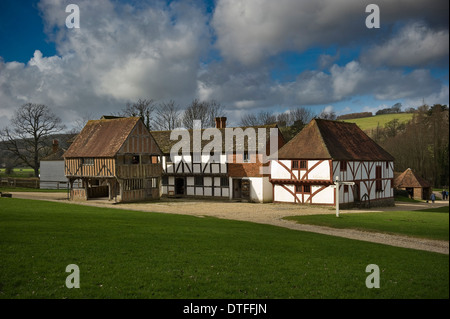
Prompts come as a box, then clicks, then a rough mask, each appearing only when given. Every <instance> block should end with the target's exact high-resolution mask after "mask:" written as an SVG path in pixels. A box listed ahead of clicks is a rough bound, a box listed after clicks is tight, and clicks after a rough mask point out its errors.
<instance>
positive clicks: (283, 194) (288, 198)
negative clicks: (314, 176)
mask: <svg viewBox="0 0 450 319" xmlns="http://www.w3.org/2000/svg"><path fill="white" fill-rule="evenodd" d="M274 187H275V189H274V194H275V195H274V196H275V198H274V201H276V202H288V203H294V197H293V196H292V194H291V193H289V192H288V191H287V190H285V189H284V188H283V187H281V186H280V185H274ZM285 187H286V188H288V189H290V190H291V191H294V185H285Z"/></svg>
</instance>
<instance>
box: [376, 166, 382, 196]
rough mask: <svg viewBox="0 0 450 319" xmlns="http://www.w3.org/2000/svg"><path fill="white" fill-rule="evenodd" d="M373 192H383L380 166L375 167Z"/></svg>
mask: <svg viewBox="0 0 450 319" xmlns="http://www.w3.org/2000/svg"><path fill="white" fill-rule="evenodd" d="M375 191H377V192H381V191H383V188H382V186H381V166H377V167H375Z"/></svg>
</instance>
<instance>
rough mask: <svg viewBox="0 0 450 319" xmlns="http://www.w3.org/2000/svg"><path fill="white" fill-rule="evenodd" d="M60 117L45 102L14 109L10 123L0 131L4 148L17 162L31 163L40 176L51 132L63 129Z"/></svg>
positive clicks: (35, 172)
mask: <svg viewBox="0 0 450 319" xmlns="http://www.w3.org/2000/svg"><path fill="white" fill-rule="evenodd" d="M64 127H65V126H64V125H62V123H61V119H60V118H59V117H57V116H56V115H55V114H53V113H52V112H51V111H50V109H49V108H48V106H46V105H42V104H33V103H27V104H24V105H22V106H21V107H19V108H18V109H17V111H16V112H15V113H14V116H13V118H12V120H11V126H10V127H6V128H5V129H3V130H2V132H1V138H2V141H3V142H4V145H5V147H6V150H8V151H9V152H11V153H12V154H13V155H14V156H15V157H16V158H17V160H18V161H19V163H20V164H25V165H27V166H30V167H31V168H33V170H34V176H36V177H38V176H39V163H40V160H41V158H43V157H45V156H47V155H48V154H49V153H50V151H51V148H50V147H49V142H51V139H50V136H51V135H52V134H55V133H58V132H60V131H62V130H63V129H64Z"/></svg>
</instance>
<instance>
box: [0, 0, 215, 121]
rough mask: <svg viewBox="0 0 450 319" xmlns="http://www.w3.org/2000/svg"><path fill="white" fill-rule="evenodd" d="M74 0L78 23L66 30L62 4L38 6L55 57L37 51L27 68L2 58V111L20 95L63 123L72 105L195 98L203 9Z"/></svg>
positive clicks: (114, 107) (93, 107) (104, 106)
mask: <svg viewBox="0 0 450 319" xmlns="http://www.w3.org/2000/svg"><path fill="white" fill-rule="evenodd" d="M77 4H78V6H79V8H80V28H79V29H68V28H66V27H65V18H66V16H67V13H66V12H65V5H66V3H64V2H62V1H54V0H43V1H41V2H40V3H39V8H40V10H41V12H42V16H43V19H44V22H45V26H46V30H47V32H48V35H49V37H50V38H51V39H53V40H54V41H55V42H56V48H57V51H58V56H48V57H45V56H43V55H42V53H41V52H40V51H39V50H36V51H35V53H34V56H33V57H32V58H31V59H30V61H29V62H28V63H27V64H26V65H25V64H20V63H16V62H10V63H4V62H3V61H2V60H1V59H0V99H1V101H0V104H1V108H15V107H17V106H18V105H21V104H23V103H24V101H23V100H21V99H20V98H19V97H21V96H22V97H23V96H25V97H26V100H27V101H32V102H34V103H44V104H47V105H49V106H50V107H53V108H54V109H57V110H58V111H59V114H61V115H62V116H63V117H65V120H66V121H69V120H71V119H72V117H73V114H72V112H71V110H73V109H77V110H78V112H80V113H86V112H88V111H90V112H92V111H94V112H95V113H97V112H98V113H99V114H102V113H114V112H118V111H119V110H120V109H121V108H123V106H124V105H125V103H126V102H127V101H134V100H137V99H138V98H152V99H156V100H162V99H177V98H179V99H191V98H193V97H194V96H195V94H196V90H197V83H196V78H197V72H198V68H199V63H200V59H201V57H202V55H203V54H204V53H205V52H206V50H207V47H208V46H209V43H210V33H209V29H208V26H207V17H206V16H205V15H204V13H203V11H202V8H200V7H198V6H196V5H193V4H192V3H183V2H174V3H172V4H170V5H168V4H166V3H164V2H150V3H149V4H140V5H139V8H137V7H131V6H130V5H126V4H125V5H124V4H120V3H117V2H112V1H108V0H101V1H88V0H85V1H78V2H77ZM100 108H101V109H100Z"/></svg>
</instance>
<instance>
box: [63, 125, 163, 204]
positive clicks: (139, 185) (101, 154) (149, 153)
mask: <svg viewBox="0 0 450 319" xmlns="http://www.w3.org/2000/svg"><path fill="white" fill-rule="evenodd" d="M64 162H65V174H66V177H67V178H68V180H69V197H70V199H71V200H88V199H92V198H107V199H109V200H114V201H116V202H130V201H139V200H148V199H159V198H160V196H161V193H160V183H161V150H160V149H159V147H158V145H157V144H156V142H155V140H154V138H153V136H152V135H151V134H150V132H149V131H148V129H147V128H146V126H145V124H144V123H143V121H142V119H141V118H139V117H129V118H102V119H100V120H92V121H89V122H88V123H87V124H86V126H85V127H84V128H83V130H82V131H81V132H80V134H78V136H77V137H76V138H75V140H74V141H73V143H72V144H71V146H70V147H69V149H68V150H67V151H66V152H65V153H64ZM76 180H81V181H82V183H81V185H82V187H80V188H76V187H74V181H76Z"/></svg>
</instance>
